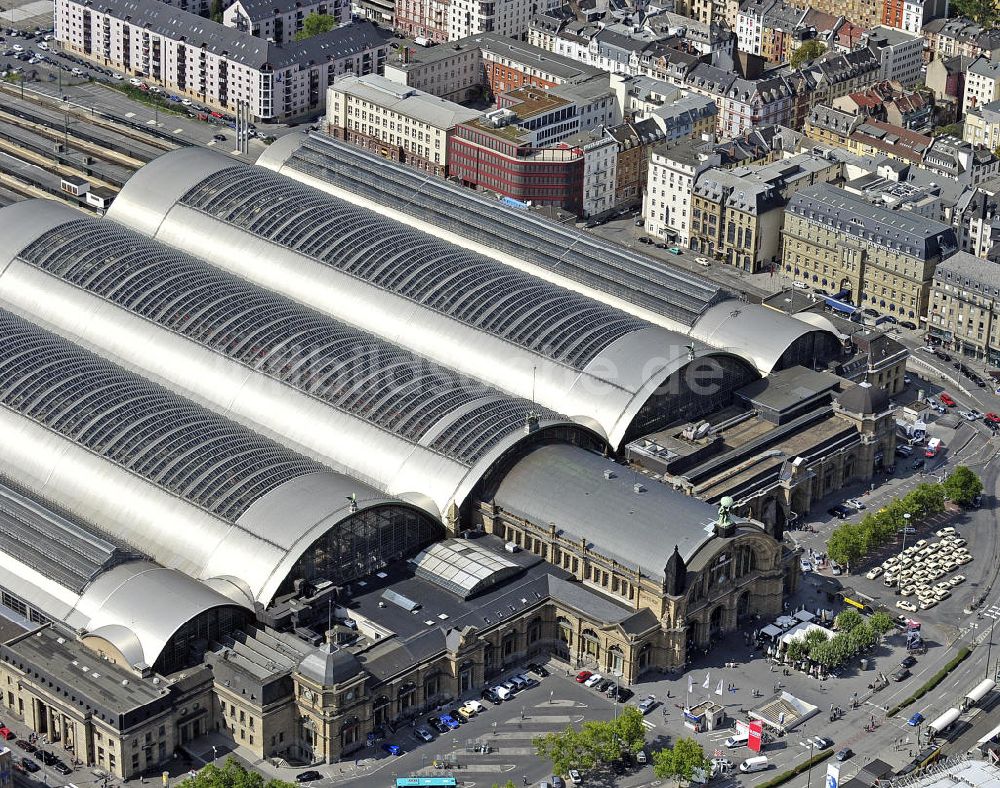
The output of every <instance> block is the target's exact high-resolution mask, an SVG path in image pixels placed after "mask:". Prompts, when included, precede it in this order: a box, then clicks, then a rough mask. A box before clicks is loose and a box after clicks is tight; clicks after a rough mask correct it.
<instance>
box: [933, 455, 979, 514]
mask: <svg viewBox="0 0 1000 788" xmlns="http://www.w3.org/2000/svg"><path fill="white" fill-rule="evenodd" d="M942 486H943V487H944V492H945V495H947V496H948V498H949V499H950V500H952V501H954V502H955V503H957V504H958V505H959V506H968V505H969V504H970V503H972V499H973V498H975V497H976V496H977V495H979V493H981V492H982V491H983V483H982V482H981V481H980V480H979V477H978V476H976V474H974V473H973V472H972V471H970V470H969V469H968V468H966V467H965V466H964V465H959V466H958V467H957V468H956V469H955V470H953V471H952V472H951V473H950V474H948V476H947V477H946V478H945V480H944V484H943V485H942Z"/></svg>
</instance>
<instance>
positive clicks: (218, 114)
mask: <svg viewBox="0 0 1000 788" xmlns="http://www.w3.org/2000/svg"><path fill="white" fill-rule="evenodd" d="M208 114H209V115H211V116H212V117H213V118H218V119H220V120H221V119H222V118H223V117H224V116H223V114H222V113H221V112H209V113H208Z"/></svg>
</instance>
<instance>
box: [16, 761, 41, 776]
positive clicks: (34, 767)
mask: <svg viewBox="0 0 1000 788" xmlns="http://www.w3.org/2000/svg"><path fill="white" fill-rule="evenodd" d="M21 766H22V767H23V768H24V770H25V771H26V772H31V773H32V774H33V773H35V772H37V771H38V770H39V769H41V768H42V767H41V766H39V765H38V764H37V763H35V762H34V761H33V760H31V758H22V759H21Z"/></svg>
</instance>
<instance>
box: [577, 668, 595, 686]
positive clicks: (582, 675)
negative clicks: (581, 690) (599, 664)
mask: <svg viewBox="0 0 1000 788" xmlns="http://www.w3.org/2000/svg"><path fill="white" fill-rule="evenodd" d="M593 675H594V674H593V672H592V671H589V670H581V671H580V672H579V673H577V674H576V683H577V684H583V682H585V681H586V680H587V679H589V678H590V677H591V676H593Z"/></svg>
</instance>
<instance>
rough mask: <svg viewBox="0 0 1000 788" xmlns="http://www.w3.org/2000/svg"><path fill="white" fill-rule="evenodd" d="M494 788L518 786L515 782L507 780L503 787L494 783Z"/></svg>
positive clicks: (514, 787)
mask: <svg viewBox="0 0 1000 788" xmlns="http://www.w3.org/2000/svg"><path fill="white" fill-rule="evenodd" d="M493 788H517V785H516V784H515V783H514V781H513V780H507V782H505V783H504V784H503V785H500V783H493Z"/></svg>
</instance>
